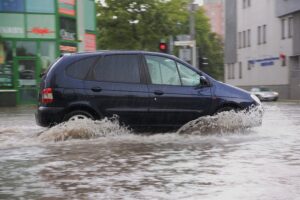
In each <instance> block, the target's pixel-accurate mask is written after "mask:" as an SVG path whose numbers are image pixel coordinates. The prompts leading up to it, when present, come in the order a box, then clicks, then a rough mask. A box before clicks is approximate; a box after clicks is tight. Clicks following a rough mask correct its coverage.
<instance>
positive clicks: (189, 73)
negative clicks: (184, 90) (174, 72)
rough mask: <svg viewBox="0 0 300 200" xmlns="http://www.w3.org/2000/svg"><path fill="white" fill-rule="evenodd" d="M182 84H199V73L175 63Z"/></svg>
mask: <svg viewBox="0 0 300 200" xmlns="http://www.w3.org/2000/svg"><path fill="white" fill-rule="evenodd" d="M177 66H178V70H179V74H180V79H181V82H182V85H183V86H200V80H201V77H200V75H199V74H198V73H197V72H195V71H193V70H191V69H190V68H188V67H186V66H185V65H183V64H181V63H177Z"/></svg>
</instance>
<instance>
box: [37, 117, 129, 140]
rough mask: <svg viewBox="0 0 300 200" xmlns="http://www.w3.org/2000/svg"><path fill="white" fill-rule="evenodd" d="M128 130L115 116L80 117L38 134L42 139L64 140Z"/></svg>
mask: <svg viewBox="0 0 300 200" xmlns="http://www.w3.org/2000/svg"><path fill="white" fill-rule="evenodd" d="M129 133H130V130H129V129H128V128H127V127H125V126H121V125H120V124H119V121H118V119H117V118H112V119H108V118H104V119H103V120H98V121H93V120H90V119H80V120H74V121H68V122H64V123H61V124H58V125H56V126H54V127H52V128H50V129H48V130H46V131H44V132H42V133H41V134H40V135H39V138H40V139H41V140H42V141H55V142H58V141H65V140H70V139H92V138H98V137H107V136H117V135H124V134H129Z"/></svg>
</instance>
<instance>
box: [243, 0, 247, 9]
mask: <svg viewBox="0 0 300 200" xmlns="http://www.w3.org/2000/svg"><path fill="white" fill-rule="evenodd" d="M246 7H247V0H243V8H246Z"/></svg>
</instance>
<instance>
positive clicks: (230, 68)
mask: <svg viewBox="0 0 300 200" xmlns="http://www.w3.org/2000/svg"><path fill="white" fill-rule="evenodd" d="M234 67H235V66H234V63H230V64H227V69H228V71H227V78H228V79H234Z"/></svg>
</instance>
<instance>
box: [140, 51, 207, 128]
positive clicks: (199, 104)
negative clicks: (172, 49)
mask: <svg viewBox="0 0 300 200" xmlns="http://www.w3.org/2000/svg"><path fill="white" fill-rule="evenodd" d="M144 58H145V60H144V63H145V65H146V71H147V72H148V73H147V74H148V87H149V99H150V106H149V114H150V116H151V119H152V121H153V123H154V124H163V125H175V124H176V125H178V124H183V123H186V122H188V121H190V120H193V119H196V118H198V117H200V116H203V115H206V114H208V112H209V109H210V107H211V88H210V87H209V86H208V85H201V83H200V82H201V81H200V79H201V76H200V74H199V73H198V72H196V71H195V70H193V69H191V68H189V67H188V66H185V65H184V64H182V63H180V62H177V61H175V60H173V59H170V58H167V57H163V56H157V55H145V56H144Z"/></svg>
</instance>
